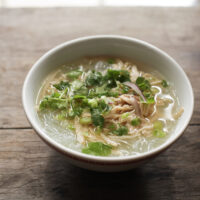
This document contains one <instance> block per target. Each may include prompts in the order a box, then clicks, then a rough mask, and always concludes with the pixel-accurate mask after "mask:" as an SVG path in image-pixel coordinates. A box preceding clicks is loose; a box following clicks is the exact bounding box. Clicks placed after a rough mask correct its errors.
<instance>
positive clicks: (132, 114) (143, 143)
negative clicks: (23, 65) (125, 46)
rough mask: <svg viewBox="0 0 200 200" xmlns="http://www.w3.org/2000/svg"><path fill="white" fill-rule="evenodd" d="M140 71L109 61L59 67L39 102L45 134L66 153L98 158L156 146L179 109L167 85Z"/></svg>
mask: <svg viewBox="0 0 200 200" xmlns="http://www.w3.org/2000/svg"><path fill="white" fill-rule="evenodd" d="M144 69H145V68H144ZM144 71H146V70H144ZM144 71H140V70H139V69H138V68H137V66H136V65H135V64H133V63H132V62H129V61H127V60H123V59H119V58H108V57H90V58H83V59H80V60H78V61H75V62H72V63H67V64H66V65H63V66H60V67H58V68H57V69H56V71H54V72H52V73H51V74H49V75H48V76H47V78H46V79H45V81H44V83H43V85H42V87H41V89H40V91H39V94H38V98H37V103H36V104H37V109H38V116H39V118H40V120H41V123H42V126H43V129H44V131H45V132H46V134H48V135H49V136H50V137H52V138H53V139H54V140H56V141H57V142H59V143H61V144H62V145H64V146H66V147H68V148H71V149H74V150H77V151H80V152H83V153H86V154H92V155H96V156H126V155H136V154H141V153H144V152H147V151H150V150H152V149H154V148H156V147H158V146H159V145H161V144H162V143H164V142H165V141H166V140H167V139H168V138H169V137H170V135H171V133H172V130H173V129H174V127H175V125H176V123H177V120H178V118H179V117H180V116H181V114H182V112H183V108H181V106H180V104H179V101H178V98H177V96H176V92H175V90H174V89H173V86H172V84H171V83H169V82H168V81H167V80H165V78H164V77H163V76H162V75H161V74H159V73H158V72H156V71H154V70H151V72H150V73H147V72H144ZM148 71H149V70H148Z"/></svg>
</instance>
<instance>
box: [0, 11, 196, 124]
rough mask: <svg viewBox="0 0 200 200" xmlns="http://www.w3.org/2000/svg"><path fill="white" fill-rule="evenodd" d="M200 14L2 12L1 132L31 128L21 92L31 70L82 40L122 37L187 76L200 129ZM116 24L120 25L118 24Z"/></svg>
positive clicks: (0, 16) (176, 12) (0, 18)
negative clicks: (165, 57)
mask: <svg viewBox="0 0 200 200" xmlns="http://www.w3.org/2000/svg"><path fill="white" fill-rule="evenodd" d="M199 17H200V8H199V7H196V8H151V9H148V8H81V9H80V8H59V9H1V10H0V49H1V56H0V85H1V87H0V94H1V98H0V127H1V128H2V127H4V128H7V127H30V125H29V124H28V122H27V120H26V118H25V115H24V112H23V109H22V104H21V89H22V84H23V80H24V78H25V75H26V73H27V72H28V70H29V69H30V68H31V66H32V64H33V63H34V62H35V61H36V60H37V59H38V58H39V57H40V56H41V55H42V54H43V53H44V52H46V51H47V50H49V49H50V48H52V47H54V46H55V45H57V44H59V43H62V42H64V41H66V40H70V39H73V38H76V37H80V36H86V35H95V34H119V35H127V36H131V37H136V38H139V39H143V40H145V41H148V42H150V43H152V44H154V45H157V46H158V47H160V48H161V49H163V50H165V51H167V52H168V53H169V54H170V55H172V56H173V57H174V58H175V59H176V60H177V61H178V62H179V63H180V64H181V65H182V66H183V68H184V69H185V70H186V72H187V73H188V75H189V77H190V79H191V81H192V84H193V87H194V91H195V94H196V104H195V112H194V116H193V118H192V123H195V124H197V123H200V121H199V117H200V114H199V110H200V103H199V101H198V98H199V97H200V91H199V90H200V89H199V84H200V81H199V78H198V77H199V76H200V51H199V49H200V37H199V35H200V24H199V22H198V20H197V19H198V18H199ZM116 22H117V23H116Z"/></svg>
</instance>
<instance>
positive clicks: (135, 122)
mask: <svg viewBox="0 0 200 200" xmlns="http://www.w3.org/2000/svg"><path fill="white" fill-rule="evenodd" d="M140 123H141V119H140V118H139V117H136V118H134V119H133V120H132V121H131V124H132V125H133V126H138V125H140Z"/></svg>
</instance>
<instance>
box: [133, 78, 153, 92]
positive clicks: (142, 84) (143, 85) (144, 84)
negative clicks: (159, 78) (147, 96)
mask: <svg viewBox="0 0 200 200" xmlns="http://www.w3.org/2000/svg"><path fill="white" fill-rule="evenodd" d="M136 85H137V86H138V87H139V88H140V90H141V91H142V92H144V91H145V90H150V89H151V85H150V83H149V81H148V80H146V79H145V78H144V77H142V76H139V77H138V78H137V80H136Z"/></svg>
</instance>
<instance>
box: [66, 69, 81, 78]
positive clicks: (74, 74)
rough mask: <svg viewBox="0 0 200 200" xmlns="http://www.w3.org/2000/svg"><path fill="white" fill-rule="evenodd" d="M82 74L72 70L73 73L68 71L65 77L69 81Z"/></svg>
mask: <svg viewBox="0 0 200 200" xmlns="http://www.w3.org/2000/svg"><path fill="white" fill-rule="evenodd" d="M82 73H83V72H82V71H80V70H74V71H70V72H68V73H67V74H66V75H67V77H68V78H70V79H76V78H78V77H79V76H80V75H81V74H82Z"/></svg>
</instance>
